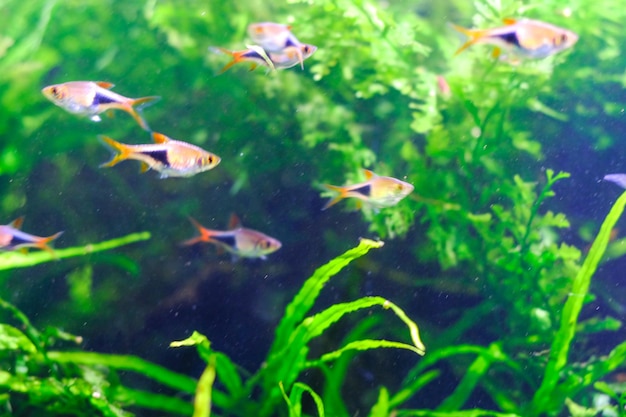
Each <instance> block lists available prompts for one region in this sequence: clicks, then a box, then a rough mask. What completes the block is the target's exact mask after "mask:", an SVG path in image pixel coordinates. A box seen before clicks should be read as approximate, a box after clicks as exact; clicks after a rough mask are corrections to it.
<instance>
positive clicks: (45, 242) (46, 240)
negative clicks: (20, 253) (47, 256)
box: [34, 232, 63, 257]
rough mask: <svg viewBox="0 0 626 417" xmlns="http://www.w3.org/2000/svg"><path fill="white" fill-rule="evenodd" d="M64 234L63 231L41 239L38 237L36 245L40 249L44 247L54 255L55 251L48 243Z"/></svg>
mask: <svg viewBox="0 0 626 417" xmlns="http://www.w3.org/2000/svg"><path fill="white" fill-rule="evenodd" d="M62 234H63V232H58V233H55V234H53V235H52V236H48V237H42V238H41V239H38V240H37V241H36V242H35V243H34V246H35V247H36V248H38V249H43V250H45V251H46V252H49V253H51V254H52V256H55V257H56V255H55V253H54V251H53V250H52V248H51V247H50V246H49V245H48V243H50V242H52V241H53V240H55V239H57V238H58V237H59V236H61V235H62Z"/></svg>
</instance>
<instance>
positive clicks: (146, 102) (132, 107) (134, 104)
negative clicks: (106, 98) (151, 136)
mask: <svg viewBox="0 0 626 417" xmlns="http://www.w3.org/2000/svg"><path fill="white" fill-rule="evenodd" d="M160 99H161V97H159V96H150V97H141V98H137V99H134V100H132V101H130V102H129V103H128V106H127V107H124V110H126V111H127V112H128V114H130V115H131V116H132V117H133V119H135V121H136V122H137V123H138V124H139V126H141V128H142V129H143V130H147V131H148V132H150V126H148V123H147V122H146V121H145V120H144V118H143V117H142V116H141V110H142V109H143V108H144V107H147V106H150V105H152V104H154V103H156V102H157V101H159V100H160Z"/></svg>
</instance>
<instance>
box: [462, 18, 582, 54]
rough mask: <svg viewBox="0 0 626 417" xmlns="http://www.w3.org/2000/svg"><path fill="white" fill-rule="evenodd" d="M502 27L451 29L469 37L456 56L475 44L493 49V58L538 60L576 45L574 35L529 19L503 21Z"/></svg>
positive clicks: (575, 35)
mask: <svg viewBox="0 0 626 417" xmlns="http://www.w3.org/2000/svg"><path fill="white" fill-rule="evenodd" d="M504 23H505V26H502V27H497V28H492V29H466V28H463V27H461V26H457V25H454V24H453V25H452V27H453V28H454V29H456V30H457V31H459V32H461V33H463V34H464V35H466V36H468V37H469V39H468V40H467V42H465V43H464V44H463V45H462V46H461V47H460V48H459V49H458V50H457V51H456V53H455V55H457V54H460V53H461V52H462V51H464V50H465V49H467V48H469V47H470V46H472V45H474V44H477V43H485V44H490V45H494V46H495V47H496V49H494V53H493V55H494V56H495V57H497V56H499V55H500V50H501V49H503V50H505V51H509V52H511V53H512V54H513V55H515V56H517V57H522V58H534V59H541V58H546V57H548V56H550V55H554V54H556V53H558V52H560V51H563V50H565V49H568V48H570V47H572V46H573V45H574V44H575V43H576V42H577V41H578V35H577V34H575V33H574V32H572V31H570V30H567V29H563V28H560V27H558V26H554V25H551V24H549V23H545V22H541V21H539V20H532V19H520V20H516V19H504Z"/></svg>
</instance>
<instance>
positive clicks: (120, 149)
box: [98, 135, 132, 168]
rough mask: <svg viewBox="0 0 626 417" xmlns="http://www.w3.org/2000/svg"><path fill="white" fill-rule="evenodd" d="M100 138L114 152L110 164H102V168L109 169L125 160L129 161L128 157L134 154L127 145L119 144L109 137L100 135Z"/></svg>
mask: <svg viewBox="0 0 626 417" xmlns="http://www.w3.org/2000/svg"><path fill="white" fill-rule="evenodd" d="M98 138H99V139H100V140H101V141H102V143H104V144H105V145H107V146H108V147H109V148H111V150H112V151H113V158H111V160H110V161H109V162H105V163H103V164H101V165H100V168H109V167H112V166H114V165H117V164H118V163H120V162H122V161H123V160H125V159H128V156H129V155H130V154H131V153H132V151H131V150H130V149H129V148H128V146H127V145H124V144H123V143H119V142H117V141H115V140H113V139H111V138H110V137H108V136H105V135H100V136H98Z"/></svg>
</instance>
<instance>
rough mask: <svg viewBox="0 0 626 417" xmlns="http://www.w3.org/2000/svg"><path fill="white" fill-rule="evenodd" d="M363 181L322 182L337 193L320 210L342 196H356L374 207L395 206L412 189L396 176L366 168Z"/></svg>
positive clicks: (336, 201) (338, 200)
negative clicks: (347, 183) (383, 174)
mask: <svg viewBox="0 0 626 417" xmlns="http://www.w3.org/2000/svg"><path fill="white" fill-rule="evenodd" d="M363 172H364V173H365V179H366V181H365V182H360V183H358V184H353V185H346V186H337V185H329V184H324V185H323V186H324V187H325V188H326V189H328V190H331V191H334V192H336V193H337V196H336V197H334V198H332V199H331V200H330V201H328V203H326V205H325V206H324V207H323V208H322V210H326V209H327V208H329V207H331V206H333V205H335V204H337V203H338V202H340V201H341V200H343V199H344V198H358V199H359V200H360V201H362V202H363V203H365V204H367V205H368V206H370V207H372V208H374V209H380V208H383V207H391V206H395V205H396V204H398V202H400V200H402V199H403V198H404V197H406V196H407V195H409V194H411V192H412V191H413V188H414V187H413V185H412V184H409V183H408V182H404V181H401V180H399V179H397V178H392V177H383V176H381V175H376V174H374V173H373V172H372V171H370V170H368V169H364V170H363Z"/></svg>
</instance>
